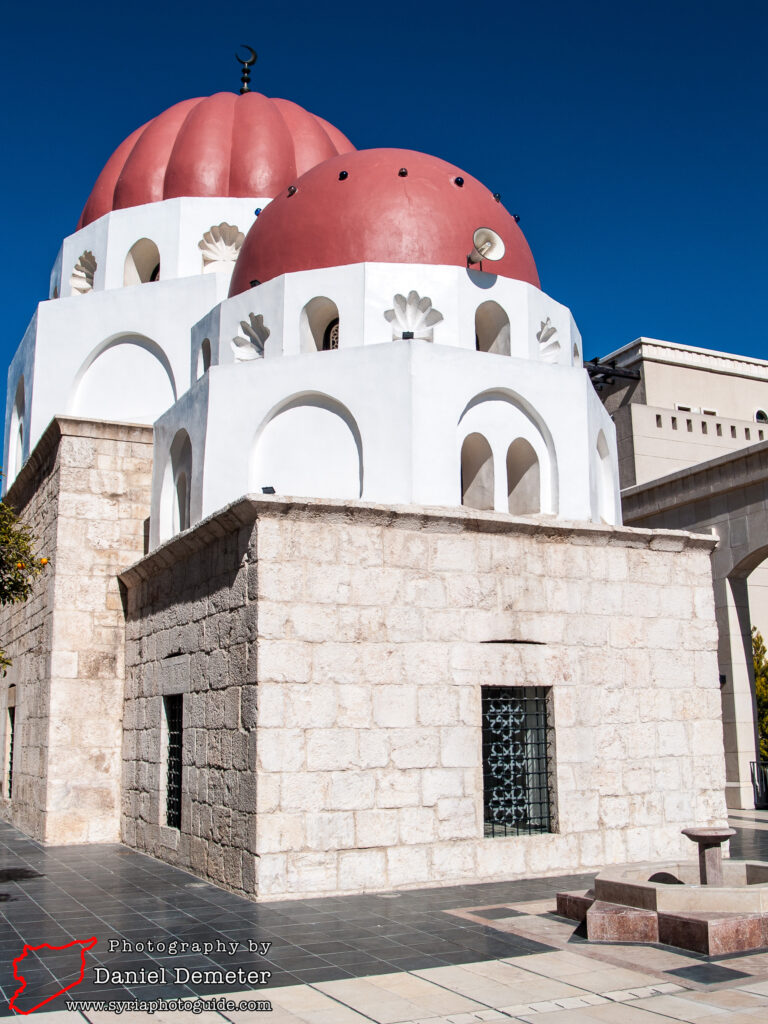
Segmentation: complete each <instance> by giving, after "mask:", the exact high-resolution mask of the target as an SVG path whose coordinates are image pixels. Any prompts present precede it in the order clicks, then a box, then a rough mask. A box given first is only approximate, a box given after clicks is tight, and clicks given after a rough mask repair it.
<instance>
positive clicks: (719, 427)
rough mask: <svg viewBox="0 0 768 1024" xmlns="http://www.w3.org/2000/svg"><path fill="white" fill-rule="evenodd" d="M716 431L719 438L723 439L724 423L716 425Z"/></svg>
mask: <svg viewBox="0 0 768 1024" xmlns="http://www.w3.org/2000/svg"><path fill="white" fill-rule="evenodd" d="M715 431H716V433H717V436H718V437H722V436H723V425H722V423H716V424H715Z"/></svg>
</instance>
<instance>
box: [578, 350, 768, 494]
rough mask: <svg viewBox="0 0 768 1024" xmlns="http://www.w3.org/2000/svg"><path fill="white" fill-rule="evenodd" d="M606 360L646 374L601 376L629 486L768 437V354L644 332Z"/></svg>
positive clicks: (600, 386) (621, 471) (621, 472)
mask: <svg viewBox="0 0 768 1024" xmlns="http://www.w3.org/2000/svg"><path fill="white" fill-rule="evenodd" d="M601 364H610V365H615V366H616V368H617V370H620V371H621V370H624V371H627V370H629V371H636V372H638V373H639V379H636V380H632V379H626V378H621V377H615V378H613V380H614V383H605V384H600V383H598V389H599V391H600V397H601V398H602V400H603V404H604V405H605V407H606V409H607V410H608V412H609V413H610V414H611V418H612V419H613V422H614V424H615V426H616V435H617V441H618V449H619V476H620V480H621V486H622V488H626V487H632V486H633V485H635V484H643V483H646V482H647V481H648V480H656V479H658V478H659V477H662V476H667V475H668V474H669V473H675V472H677V471H678V470H680V469H687V468H688V467H689V466H694V465H696V464H697V463H700V462H707V461H708V460H709V459H715V458H717V457H718V456H720V455H726V454H728V453H729V452H733V451H737V450H738V449H740V448H746V447H748V446H749V445H752V444H757V443H758V442H760V441H763V440H765V439H767V438H768V361H767V360H764V359H753V358H750V357H748V356H739V355H733V354H732V353H728V352H714V351H711V350H709V349H704V348H693V347H692V346H690V345H677V344H674V343H673V342H671V341H658V340H657V339H655V338H638V339H637V340H636V341H633V342H631V343H630V344H629V345H625V346H624V347H623V348H620V349H617V350H616V351H615V352H611V353H610V354H609V355H607V356H605V357H604V359H602V360H601ZM609 380H610V378H609Z"/></svg>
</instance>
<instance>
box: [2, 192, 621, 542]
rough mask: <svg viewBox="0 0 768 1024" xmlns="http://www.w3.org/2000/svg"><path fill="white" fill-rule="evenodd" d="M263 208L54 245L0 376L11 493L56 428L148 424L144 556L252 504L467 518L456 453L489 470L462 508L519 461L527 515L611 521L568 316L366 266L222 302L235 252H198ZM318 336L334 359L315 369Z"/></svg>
mask: <svg viewBox="0 0 768 1024" xmlns="http://www.w3.org/2000/svg"><path fill="white" fill-rule="evenodd" d="M268 201H269V200H268V199H265V198H259V197H254V198H251V199H191V198H187V199H172V200H166V201H164V202H159V203H152V204H148V205H146V206H140V207H136V208H132V209H128V210H116V211H113V212H112V213H109V214H107V215H105V216H103V217H101V218H100V219H99V220H97V221H95V222H93V223H92V224H89V225H88V226H87V227H85V228H83V229H81V230H80V231H77V232H75V233H74V234H73V235H71V236H70V237H68V238H67V239H65V241H64V243H63V245H62V249H61V252H60V254H59V257H58V259H57V261H56V264H55V266H54V270H53V272H52V275H51V290H50V294H51V298H50V299H49V300H48V301H46V302H42V303H40V305H39V306H38V309H37V311H36V313H35V316H34V317H33V319H32V322H31V323H30V326H29V328H28V330H27V332H26V334H25V336H24V339H23V341H22V343H21V345H20V347H19V350H18V351H17V353H16V356H15V357H14V360H13V362H12V363H11V367H10V369H9V375H8V392H7V401H6V420H5V449H4V455H5V465H6V466H7V467H8V473H7V482H8V483H9V484H10V483H12V481H13V479H14V477H15V475H16V473H17V472H18V470H19V469H20V467H21V464H22V463H23V461H24V459H25V458H26V457H27V456H28V454H29V452H30V451H31V450H32V449H33V448H34V446H35V444H36V443H37V441H38V440H39V438H40V437H41V435H42V433H43V431H44V430H45V428H46V427H47V425H48V424H49V423H50V421H51V419H52V418H53V417H54V416H55V415H62V414H65V415H69V416H76V417H83V418H90V419H104V420H109V421H123V422H136V423H156V436H155V462H154V477H153V496H152V516H151V533H150V543H151V546H152V547H155V546H157V544H159V543H160V542H162V541H163V540H166V539H168V537H169V536H171V535H172V534H173V533H174V532H177V531H178V530H179V529H180V528H183V527H186V526H192V525H194V524H195V523H196V522H198V521H199V520H200V519H201V518H204V517H205V516H207V515H210V514H212V513H213V512H215V511H216V510H217V509H219V508H221V507H223V506H224V505H226V504H227V503H229V502H231V501H232V500H234V499H235V498H237V497H239V496H240V495H242V494H244V493H247V492H250V491H254V490H255V491H257V492H258V491H259V490H261V489H262V488H265V487H273V488H274V489H275V491H276V492H277V493H278V494H293V495H296V496H300V497H319V498H351V499H363V500H368V501H375V502H384V503H393V504H407V503H410V502H414V503H418V504H422V505H438V506H439V505H442V506H456V505H461V504H462V503H465V504H470V505H472V504H473V499H472V497H471V495H472V491H471V490H470V489H468V488H466V487H463V485H462V472H465V473H466V472H467V467H466V466H462V446H463V444H464V442H465V439H466V438H467V437H468V436H469V435H473V436H479V437H481V438H482V439H483V443H484V444H487V446H488V448H489V450H490V455H489V459H488V460H487V465H486V467H485V469H484V471H483V472H484V473H485V479H486V485H487V486H486V491H487V497H486V499H485V500H484V502H483V503H481V504H478V505H477V506H476V507H480V508H492V509H495V510H496V511H507V512H508V511H510V510H512V511H514V510H515V506H514V504H513V503H511V501H510V498H509V494H510V488H511V483H510V479H509V470H508V462H509V458H510V456H509V455H508V453H509V449H510V445H512V444H513V442H515V441H519V442H520V443H521V444H522V443H523V442H525V445H524V447H525V450H526V451H527V452H529V460H530V461H531V462H532V463H535V470H536V473H537V476H536V483H535V487H536V490H537V492H538V493H537V495H536V496H535V499H534V500H533V502H532V503H530V508H526V511H531V512H534V513H540V514H543V515H549V516H556V517H559V518H561V519H566V520H569V521H574V520H576V521H579V520H592V521H597V522H599V521H601V520H602V521H606V522H609V523H619V522H620V505H619V497H618V493H619V492H618V474H617V457H616V445H615V438H614V432H613V428H612V424H611V422H610V419H609V417H608V416H607V414H606V413H605V411H604V409H603V407H602V405H601V403H600V402H599V400H598V399H597V397H596V395H595V394H594V392H593V390H592V388H591V387H590V385H589V381H588V378H587V374H586V373H585V371H584V369H583V366H582V346H581V337H580V335H579V332H578V329H577V328H576V325H575V323H574V321H573V318H572V316H571V314H570V311H569V310H568V309H567V308H566V307H565V306H563V305H561V304H560V303H558V302H556V301H554V300H553V299H551V298H550V297H549V296H547V295H546V294H545V293H543V292H542V291H540V290H539V289H537V288H535V287H533V286H531V285H528V284H525V283H524V282H521V281H514V280H510V279H506V278H502V277H497V276H496V275H494V274H491V273H481V272H477V271H474V270H464V269H462V268H459V267H451V266H425V265H418V264H382V263H359V264H354V265H349V266H342V267H331V268H325V269H319V270H312V271H305V272H299V273H293V274H287V275H283V276H282V277H278V278H276V279H274V280H271V281H269V282H266V283H264V284H260V285H257V286H256V287H253V288H251V289H250V290H249V291H247V292H245V293H243V294H241V295H237V296H235V297H232V298H226V295H227V292H228V288H229V280H230V277H231V271H232V268H233V266H234V259H235V257H236V255H237V247H236V246H230V248H229V250H226V246H224V247H223V248H224V249H225V250H226V251H225V253H224V258H223V260H222V261H221V262H218V263H217V262H214V263H213V264H211V262H210V260H209V261H208V262H204V260H203V252H202V250H201V245H200V243H201V242H203V243H204V239H205V235H206V232H210V231H211V229H212V228H216V226H221V227H224V226H225V225H234V226H235V227H236V228H237V229H238V230H239V231H241V232H243V233H245V232H246V231H247V230H248V228H249V227H250V225H251V224H252V223H253V220H254V219H255V216H256V211H257V210H258V209H260V208H262V207H264V206H265V205H266V204H267V202H268ZM86 254H87V256H86ZM155 260H156V261H157V263H156V264H155V266H154V268H153V267H152V264H153V263H155ZM158 265H159V270H158V269H157V268H158ZM150 271H151V272H152V276H153V277H154V278H156V279H150ZM211 271H213V272H211ZM137 279H139V280H140V281H141V283H138V284H137V283H133V282H135V281H136V280H137ZM54 296H57V297H54ZM397 296H402V298H403V301H411V305H413V303H414V302H422V300H424V301H423V302H422V305H424V302H426V301H427V300H428V301H429V302H430V303H431V307H429V308H431V310H432V311H434V313H433V315H432V317H431V324H430V327H429V329H428V330H423V331H419V330H417V331H415V332H413V333H414V336H413V337H409V335H408V332H407V331H406V330H405V328H407V327H408V326H409V324H408V323H406V322H405V321H402V322H401V320H402V318H400V319H398V317H397V316H394V315H393V313H392V312H391V311H393V310H394V307H395V305H396V304H397V301H396V297H397ZM414 296H415V298H414ZM412 311H415V312H416V315H417V317H418V311H416V310H415V306H414V307H413V310H412ZM387 314H388V315H387ZM335 317H338V321H339V327H338V348H337V349H334V350H332V351H318V349H320V348H321V338H322V332H323V328H324V327H325V326H326V322H330V321H331V320H333V319H334V318H335ZM436 317H437V321H436V322H432V321H435V319H436ZM235 339H237V340H235ZM478 349H482V350H481V351H478ZM201 378H203V379H201ZM182 431H183V432H184V434H185V436H184V437H182V434H181V432H182ZM186 435H188V437H189V443H188V444H186V442H185V437H186ZM174 439H175V448H174V452H175V455H174V457H173V458H172V455H171V449H172V446H173V445H174ZM528 446H529V447H528ZM181 451H183V459H182V461H183V463H184V465H183V467H182V466H181V464H180V462H179V459H180V455H179V452H181ZM529 487H530V477H529ZM491 492H492V493H491ZM180 504H181V505H183V506H184V507H183V508H181V507H180Z"/></svg>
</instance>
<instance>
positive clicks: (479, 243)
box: [467, 228, 505, 263]
mask: <svg viewBox="0 0 768 1024" xmlns="http://www.w3.org/2000/svg"><path fill="white" fill-rule="evenodd" d="M472 245H473V249H472V252H471V253H470V254H469V256H467V263H480V262H481V261H482V260H493V262H494V263H495V262H496V260H500V259H501V258H502V256H503V255H504V252H505V249H504V243H503V242H502V240H501V238H500V236H499V235H497V234H496V232H495V231H492V230H491V229H490V228H478V229H477V231H475V233H474V234H473V235H472Z"/></svg>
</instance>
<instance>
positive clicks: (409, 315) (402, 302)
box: [384, 292, 443, 341]
mask: <svg viewBox="0 0 768 1024" xmlns="http://www.w3.org/2000/svg"><path fill="white" fill-rule="evenodd" d="M392 304H393V307H394V308H393V309H388V310H387V311H386V312H385V314H384V319H385V320H388V321H389V323H391V324H392V340H393V341H399V340H400V339H401V338H403V337H404V336H406V335H410V336H411V337H413V338H414V339H416V338H418V339H420V340H421V341H432V328H433V327H434V326H435V324H439V323H440V321H441V320H442V319H443V314H442V313H439V312H438V311H437V310H436V309H433V308H432V299H430V298H429V296H427V295H425V296H424V298H423V299H422V298H420V296H419V293H418V292H408V298H407V299H406V297H405V296H404V295H395V297H394V299H393V300H392Z"/></svg>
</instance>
